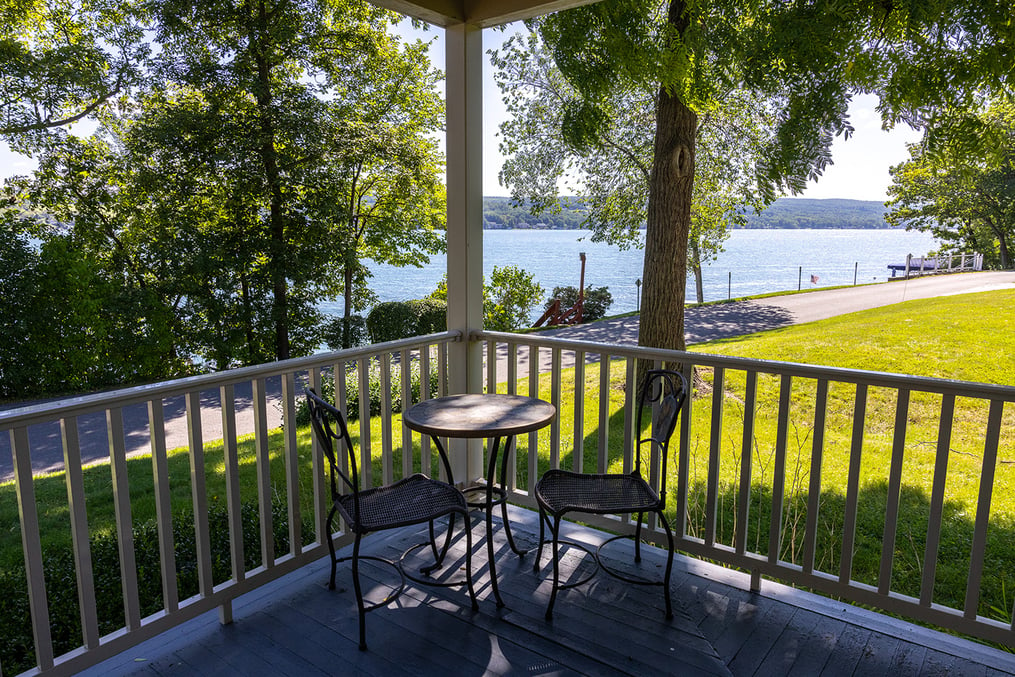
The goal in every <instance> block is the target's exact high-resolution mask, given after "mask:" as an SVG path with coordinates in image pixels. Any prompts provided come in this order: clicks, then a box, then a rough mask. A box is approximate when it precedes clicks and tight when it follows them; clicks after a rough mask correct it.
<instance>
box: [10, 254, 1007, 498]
mask: <svg viewBox="0 0 1015 677" xmlns="http://www.w3.org/2000/svg"><path fill="white" fill-rule="evenodd" d="M996 289H1015V272H984V273H963V274H955V275H943V276H937V277H926V278H922V279H915V280H909V281H902V280H900V281H896V282H892V283H887V284H878V285H868V286H863V287H850V288H845V289H832V290H827V291H820V290H819V291H813V292H809V293H807V294H793V295H788V296H773V297H770V298H765V299H759V300H754V301H736V302H733V303H723V304H717V305H709V306H702V307H697V308H688V309H687V313H686V317H685V331H686V336H687V343H688V344H694V343H701V342H703V341H710V340H714V339H719V338H728V337H732V336H742V335H744V334H751V333H755V332H758V331H763V330H766V329H775V328H778V327H785V326H788V325H791V324H797V323H801V322H812V321H814V320H820V319H824V318H827V317H833V316H836V315H843V314H845V313H852V312H856V311H858V310H866V309H868V308H875V307H878V306H884V305H890V304H893V303H900V302H902V301H909V300H913V299H921V298H932V297H937V296H946V295H950V294H963V293H972V292H977V291H989V290H996ZM543 335H544V336H559V337H561V338H570V339H575V340H582V341H595V342H598V343H620V344H628V345H636V344H637V343H638V317H637V316H634V317H625V318H620V319H617V320H604V321H602V322H594V323H592V324H587V325H580V326H578V327H565V328H562V329H556V330H552V331H548V332H545V333H544V334H543ZM542 352H543V353H548V351H542ZM544 357H545V359H546V364H544V365H542V366H543V367H546V368H549V355H548V354H546V355H545V356H544ZM567 359H568V356H565V357H564V361H565V362H567ZM524 361H525V353H524V351H523V354H522V355H520V360H519V368H520V369H521V370H525V369H527V367H526V365H525V364H524ZM502 364H503V363H502ZM505 371H506V367H505ZM520 373H525V371H521V372H520ZM501 377H502V378H505V377H506V375H505V374H502V375H501ZM279 391H280V383H279V379H278V378H275V379H269V381H268V395H269V398H270V399H271V400H272V401H271V402H269V406H268V413H269V425H270V426H273V427H274V426H277V425H279V420H280V418H281V416H280V410H279V407H278V406H276V404H275V403H276V402H277V401H278V399H279ZM235 398H236V419H237V420H236V424H237V430H238V431H240V433H241V434H243V433H244V432H249V431H252V430H253V409H252V407H251V395H250V386H249V384H246V386H245V387H244V386H243V385H242V384H241V385H237V386H236V395H235ZM201 400H202V404H203V407H205V408H207V409H206V410H204V411H203V412H202V417H201V419H202V420H201V422H202V434H203V438H204V439H205V440H206V441H211V440H217V439H221V437H222V421H221V414H220V413H219V412H220V411H221V410H220V409H219V395H218V391H217V390H213V391H209V392H206V393H203V394H202V397H201ZM165 419H166V435H167V447H168V448H170V449H172V448H175V447H179V446H184V445H186V443H187V437H186V435H187V423H186V412H185V409H184V404H183V398H182V397H180V398H172V399H170V400H167V401H166V404H165ZM124 429H125V432H126V438H127V439H126V444H127V452H128V454H131V453H139V452H147V451H150V449H149V441H148V414H147V410H146V409H145V407H144V406H143V405H136V406H132V407H125V408H124ZM79 430H80V437H81V450H82V458H83V460H84V462H86V463H87V462H89V461H95V460H100V459H104V458H108V455H109V447H108V440H107V434H106V421H105V416H104V415H102V414H95V415H92V416H88V417H81V419H80V420H79ZM30 441H31V446H32V466H33V469H34V470H35V472H44V471H47V470H58V469H61V468H62V467H63V452H62V447H61V443H60V429H59V426H58V425H56V424H53V425H47V426H35V427H33V429H32V430H31V431H30ZM12 476H13V464H12V458H11V450H10V440H9V438H8V436H7V435H0V482H2V481H5V480H8V479H10V478H11V477H12Z"/></svg>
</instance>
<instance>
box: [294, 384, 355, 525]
mask: <svg viewBox="0 0 1015 677" xmlns="http://www.w3.org/2000/svg"><path fill="white" fill-rule="evenodd" d="M304 392H306V395H307V406H308V407H309V409H310V424H311V426H312V427H313V429H314V435H315V436H316V437H317V442H318V444H320V445H321V449H322V450H323V451H324V456H325V457H326V458H327V459H328V468H329V470H330V477H331V498H332V500H337V499H338V497H339V496H341V495H343V494H349V493H352V494H353V495H354V496H355V497H356V498H355V500H356V512H355V514H357V515H358V514H360V512H359V469H358V467H357V463H356V450H355V449H353V446H352V438H351V437H349V428H348V427H347V426H346V424H345V416H343V415H342V412H341V411H339V410H338V409H337V408H335V407H334V406H333V405H331V404H328V403H327V402H325V401H324V400H323V399H322V398H321V396H320V395H318V394H317V393H316V392H314V390H313V388H307V389H306V390H305V391H304ZM337 442H341V443H342V444H343V445H344V446H345V448H346V451H347V452H348V454H349V474H346V473H345V472H344V471H343V470H342V468H341V466H340V465H339V463H338V453H337V452H336V449H335V443H337ZM338 478H341V480H342V482H343V483H344V485H345V487H344V488H342V487H340V486H339V485H338Z"/></svg>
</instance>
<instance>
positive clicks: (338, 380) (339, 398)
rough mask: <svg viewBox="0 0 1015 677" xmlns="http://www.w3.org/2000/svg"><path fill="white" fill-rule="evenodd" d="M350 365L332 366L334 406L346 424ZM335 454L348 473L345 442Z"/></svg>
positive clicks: (339, 465) (345, 526)
mask: <svg viewBox="0 0 1015 677" xmlns="http://www.w3.org/2000/svg"><path fill="white" fill-rule="evenodd" d="M352 364H353V365H354V364H355V363H352ZM350 366H351V365H350V363H349V362H336V363H335V368H334V370H335V374H336V376H335V407H337V408H338V409H339V410H340V411H344V412H346V417H347V425H348V412H349V393H348V388H347V386H346V375H347V374H348V372H349V368H350ZM335 456H336V459H335V460H336V461H337V463H338V467H339V469H340V470H341V471H342V472H343V473H345V474H346V475H348V474H349V451H348V450H347V449H346V448H345V443H344V442H343V443H341V444H339V445H337V446H336V447H335ZM329 491H330V490H329ZM328 510H331V507H330V506H329V507H328ZM339 524H341V529H342V530H343V531H344V530H345V529H346V528H347V527H348V524H347V523H346V522H345V520H343V519H341V516H340V517H339ZM334 526H335V524H334V523H332V527H333V528H334ZM331 536H332V535H331V534H328V538H331Z"/></svg>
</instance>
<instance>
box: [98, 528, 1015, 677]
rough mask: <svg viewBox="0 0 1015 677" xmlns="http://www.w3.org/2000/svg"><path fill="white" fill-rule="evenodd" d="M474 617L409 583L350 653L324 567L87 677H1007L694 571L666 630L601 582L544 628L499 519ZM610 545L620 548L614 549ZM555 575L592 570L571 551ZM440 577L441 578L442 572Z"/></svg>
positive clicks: (965, 652) (577, 593)
mask: <svg viewBox="0 0 1015 677" xmlns="http://www.w3.org/2000/svg"><path fill="white" fill-rule="evenodd" d="M511 520H512V526H513V528H514V533H515V536H516V539H517V540H518V541H519V542H520V544H521V547H526V546H527V545H533V544H535V543H536V539H537V535H538V519H537V516H536V515H535V513H533V512H531V511H528V510H523V509H517V508H512V512H511ZM473 523H474V531H473V538H474V541H475V542H476V543H475V545H476V546H478V547H481V550H478V551H477V555H476V556H475V558H474V565H475V567H476V571H477V574H478V576H477V581H478V585H477V589H476V592H477V596H478V598H479V603H480V609H479V611H477V612H473V611H472V610H471V609H470V607H469V602H468V595H467V593H466V592H465V591H464V590H463V589H461V588H447V589H445V588H431V587H428V586H414V585H410V586H409V587H407V588H406V591H405V593H404V594H403V595H402V597H401V598H400V599H399V600H398V601H397V602H396V603H394V604H392V605H391V607H390V608H386V609H379V610H377V611H374V612H372V613H369V614H367V641H368V643H369V645H370V649H369V650H368V651H366V652H360V651H358V650H357V641H358V634H357V633H358V626H357V619H356V601H355V598H354V595H353V591H352V585H351V575H350V572H349V569H348V564H340V565H339V570H338V580H337V583H338V586H337V589H336V590H334V591H329V590H328V589H327V586H326V584H327V578H328V573H329V569H328V562H327V558H325V559H323V560H320V561H318V562H316V563H314V564H312V565H310V566H307V567H304V568H303V569H301V570H300V571H297V572H294V573H293V574H290V575H289V576H286V577H284V578H282V579H280V580H278V581H276V582H275V583H273V584H271V585H269V586H265V587H264V588H261V589H259V590H257V591H255V592H252V593H250V594H248V595H246V596H244V597H242V598H240V599H238V600H236V602H234V605H233V617H234V622H233V623H232V624H230V625H220V624H219V622H218V617H217V614H215V613H211V614H206V615H205V616H202V617H200V618H197V619H194V620H193V621H191V622H190V623H187V624H184V625H183V626H181V627H179V628H177V629H176V630H174V631H171V632H168V633H165V634H163V635H161V636H159V637H157V638H155V639H153V640H150V641H148V642H145V643H143V644H141V645H139V646H137V647H135V648H134V649H131V650H129V651H127V652H125V653H123V654H121V655H119V656H117V657H115V658H113V659H110V660H108V661H106V662H104V663H102V664H101V665H99V666H96V667H95V668H93V669H91V670H89V671H88V672H87V673H85V674H89V675H96V676H97V675H103V676H105V675H125V674H147V675H193V674H201V675H269V674H270V675H313V674H342V675H350V674H356V675H359V674H362V675H394V674H412V675H438V674H439V675H577V674H582V675H621V674H631V675H639V676H644V675H695V674H708V675H715V674H719V675H731V674H732V675H785V674H797V675H854V674H855V675H884V674H890V673H891V674H894V675H946V674H948V675H964V676H965V675H976V676H979V675H983V676H985V677H987V676H993V675H1006V674H1015V656H1013V655H1011V654H1007V653H1004V652H1002V651H998V650H996V649H993V648H990V647H986V646H983V645H980V644H977V643H974V642H970V641H967V640H963V639H960V638H956V637H952V636H950V635H946V634H943V633H940V632H935V631H932V630H928V629H925V628H920V627H917V626H914V625H910V624H907V623H903V622H900V621H897V620H894V619H892V618H889V617H887V616H883V615H880V614H876V613H872V612H869V611H865V610H862V609H858V608H856V607H852V606H850V605H847V604H843V603H837V602H832V601H830V600H827V599H824V598H821V597H818V596H815V595H811V594H809V593H804V592H801V591H798V590H793V589H790V588H788V587H785V586H781V585H778V584H773V583H769V582H765V583H763V585H762V588H763V593H762V594H752V593H751V592H750V591H749V586H748V583H749V579H748V577H747V576H745V575H743V574H740V573H737V572H732V571H728V570H725V569H723V568H721V567H717V566H714V565H710V564H707V563H704V562H701V561H698V560H693V559H689V558H684V557H680V556H679V555H678V557H677V558H676V560H675V564H674V573H673V601H674V614H675V617H674V619H673V620H672V621H669V622H667V621H666V620H665V617H664V613H663V601H662V595H661V592H660V591H659V589H658V588H649V587H640V586H630V585H627V584H625V583H623V582H621V581H618V580H616V579H614V578H612V577H609V576H606V575H604V574H600V575H599V576H597V577H596V578H595V579H593V581H592V582H591V583H589V584H587V585H585V586H582V587H579V588H575V589H572V590H568V591H565V592H563V593H561V595H560V597H558V600H557V606H556V608H555V613H554V621H553V622H552V623H548V622H546V621H545V620H544V618H543V613H544V611H545V608H546V602H547V600H548V595H549V590H550V585H549V581H548V580H547V577H548V576H549V575H551V569H550V564H549V562H548V552H547V551H546V550H544V555H543V559H542V562H541V565H542V566H541V569H540V572H539V573H538V574H536V573H533V571H532V557H533V554H532V553H529V554H527V555H525V557H524V558H521V559H519V558H518V557H517V556H516V555H514V554H513V553H511V551H510V550H509V549H508V547H507V543H506V539H505V538H504V534H503V531H502V529H501V526H502V525H501V524H500V522H499V520H498V521H496V522H495V532H494V542H495V544H496V546H497V552H498V559H497V563H498V575H499V579H500V581H501V583H500V590H501V595H502V596H503V597H504V601H505V602H506V604H507V607H506V608H504V609H501V610H498V609H497V607H496V605H495V603H494V601H493V593H492V591H491V589H490V586H489V575H488V571H487V567H486V547H485V538H484V530H483V528H482V524H483V523H482V520H481V519H480V517H479V514H478V513H475V514H474V522H473ZM568 535H569V537H571V538H573V539H575V540H580V541H583V542H587V543H590V544H598V543H599V542H601V541H602V540H603V539H604V538H605V537H606V536H605V535H604V534H603V533H602V532H599V531H595V530H591V529H586V528H583V527H578V526H574V527H573V528H572V529H571V531H570V532H569V534H568ZM424 538H425V528H424V530H419V529H415V528H411V529H404V530H401V531H398V532H393V533H390V534H388V535H385V534H378V535H374V536H372V537H370V538H369V539H368V540H365V541H364V551H365V552H366V553H368V554H380V555H382V556H384V557H394V558H396V559H397V557H398V555H399V554H400V553H401V552H402V551H404V550H405V549H406V547H408V546H409V545H411V544H413V543H416V542H419V541H421V540H424ZM614 548H615V549H614ZM611 549H612V550H611V553H610V557H611V558H612V557H613V556H614V555H616V556H617V557H616V559H617V561H618V562H619V563H621V564H618V566H626V567H628V568H630V567H633V566H634V564H633V563H632V562H630V558H628V557H626V552H625V549H628V550H627V552H629V543H628V542H627V541H620V542H618V543H616V544H614V545H613V546H611ZM565 559H566V562H567V568H566V569H565V571H567V572H572V573H573V572H574V570H575V568H577V569H578V570H579V571H580V570H581V569H582V568H583V567H586V566H588V562H587V560H586V559H585V558H584V557H582V553H581V551H579V550H577V549H573V550H572V551H571V555H570V556H568V557H567V558H565ZM664 561H665V554H664V553H663V552H662V551H659V550H657V549H655V548H647V549H645V550H643V562H642V564H641V565H640V566H641V567H642V568H646V569H649V570H652V571H653V572H655V571H658V570H660V569H659V567H660V566H661V565H662V563H663V562H664ZM363 568H364V570H365V571H364V573H365V575H366V576H368V577H369V578H370V580H371V581H373V588H372V590H371V592H370V594H371V596H373V597H375V598H376V599H382V598H383V596H384V594H385V592H386V591H389V590H390V589H391V586H392V585H393V584H396V583H397V575H395V574H393V573H392V572H390V571H388V570H385V569H383V568H375V567H373V566H364V567H363ZM453 573H455V572H453V571H452V572H450V573H448V574H447V575H452V574H453Z"/></svg>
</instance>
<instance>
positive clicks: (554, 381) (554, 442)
mask: <svg viewBox="0 0 1015 677" xmlns="http://www.w3.org/2000/svg"><path fill="white" fill-rule="evenodd" d="M560 353H561V351H560V348H554V349H553V351H552V357H551V358H550V359H551V364H552V367H551V372H550V402H551V403H552V404H553V406H554V407H556V408H557V415H556V416H554V417H553V421H552V422H551V423H550V467H551V468H559V467H560V394H561V393H560V391H561V354H560Z"/></svg>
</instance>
